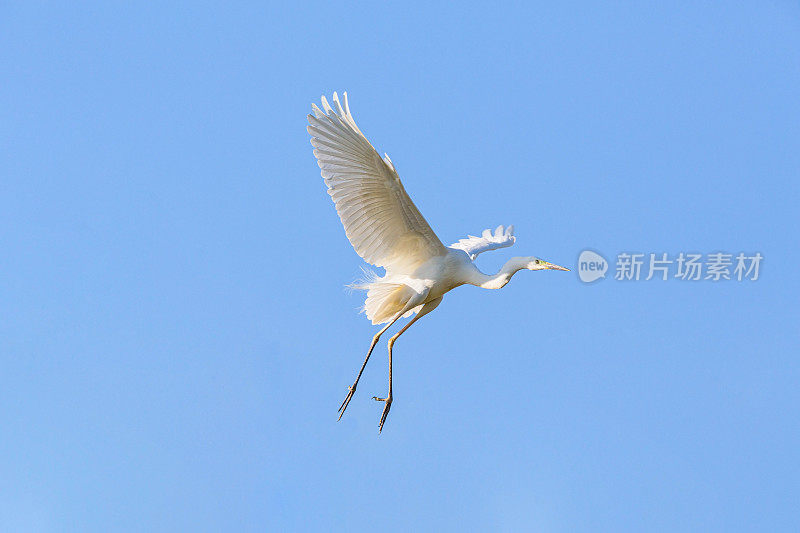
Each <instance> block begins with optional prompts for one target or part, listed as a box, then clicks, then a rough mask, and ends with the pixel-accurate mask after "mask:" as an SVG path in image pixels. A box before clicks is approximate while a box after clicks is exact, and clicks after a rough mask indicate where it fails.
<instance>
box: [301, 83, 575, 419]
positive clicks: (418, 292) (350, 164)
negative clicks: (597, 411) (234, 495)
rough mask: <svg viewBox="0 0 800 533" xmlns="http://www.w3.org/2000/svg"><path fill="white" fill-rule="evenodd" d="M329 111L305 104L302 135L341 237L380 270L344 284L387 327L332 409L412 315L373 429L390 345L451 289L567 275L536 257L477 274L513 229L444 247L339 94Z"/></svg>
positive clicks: (511, 240)
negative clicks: (483, 258)
mask: <svg viewBox="0 0 800 533" xmlns="http://www.w3.org/2000/svg"><path fill="white" fill-rule="evenodd" d="M333 101H334V104H335V105H336V109H335V110H334V109H333V108H332V107H331V106H330V105H329V104H328V102H327V100H326V99H325V97H324V96H323V97H322V107H323V109H322V110H321V109H319V108H318V107H317V106H316V105H312V108H313V110H314V114H313V115H308V121H309V126H308V132H309V133H310V134H311V136H312V138H311V144H312V145H313V146H314V148H315V149H314V155H315V156H316V158H317V162H318V163H319V166H320V168H321V169H322V177H323V178H324V179H325V184H326V185H327V186H328V194H330V196H331V198H332V199H333V201H334V204H335V205H336V210H337V212H338V213H339V218H340V219H341V221H342V224H343V225H344V228H345V232H346V234H347V238H348V239H349V240H350V243H351V244H352V245H353V248H354V249H355V250H356V252H357V253H358V254H359V255H360V256H361V257H362V258H364V260H366V261H367V262H369V263H372V264H373V265H375V266H378V267H383V268H384V269H385V270H386V273H385V275H383V276H378V275H377V274H375V273H372V272H369V273H368V276H367V279H365V280H362V281H361V282H357V283H354V284H353V285H351V286H352V287H354V288H356V289H362V290H365V291H366V292H367V299H366V301H365V302H364V312H365V313H366V315H367V318H368V319H370V320H371V321H372V323H373V324H387V325H386V326H384V327H383V328H382V329H381V330H380V331H379V332H378V333H377V334H376V335H375V336H374V337H373V340H372V344H371V345H370V348H369V351H368V352H367V357H366V359H365V360H364V364H363V365H362V366H361V370H360V371H359V373H358V376H357V377H356V381H355V383H353V385H352V386H351V387H350V388H349V392H348V395H347V397H346V398H345V400H344V402H342V405H341V407H340V408H339V411H340V415H339V418H341V415H342V414H344V411H345V410H346V409H347V405H348V404H349V403H350V400H351V399H352V397H353V394H354V393H355V390H356V386H357V385H358V381H359V379H360V378H361V373H362V372H363V371H364V367H366V364H367V361H369V357H370V354H371V353H372V350H373V348H374V347H375V344H377V342H378V340H379V339H380V337H381V335H382V334H383V333H384V332H385V331H386V330H387V329H388V328H389V327H390V326H391V325H392V324H394V323H395V322H396V321H397V320H399V319H400V318H402V317H408V316H411V315H415V314H416V316H414V317H413V318H412V319H411V320H410V321H409V322H408V323H407V324H406V325H405V326H403V328H402V329H400V331H399V332H398V333H396V334H395V335H394V336H393V337H392V338H391V339H390V340H389V394H388V395H387V397H386V398H375V399H376V400H380V401H383V402H384V409H383V413H382V415H381V420H380V424H379V429H381V430H382V429H383V424H384V422H385V421H386V416H387V415H388V414H389V409H390V407H391V404H392V371H391V368H392V366H391V361H392V346H393V345H394V342H395V340H397V338H398V337H399V336H400V335H401V334H403V332H405V331H406V330H407V329H408V328H409V326H411V325H412V324H413V323H414V322H416V321H417V320H418V319H419V318H421V317H422V316H424V315H426V314H427V313H429V312H431V311H432V310H433V309H435V308H436V306H438V305H439V303H441V301H442V297H443V296H444V295H445V294H446V293H447V292H448V291H451V290H453V289H454V288H456V287H458V286H461V285H464V284H471V285H475V286H478V287H482V288H484V289H499V288H502V287H503V286H505V285H506V284H507V283H508V281H509V280H510V279H511V277H512V276H513V275H514V274H515V273H516V272H518V271H519V270H523V269H527V270H546V269H551V270H567V269H566V268H564V267H560V266H558V265H553V264H552V263H548V262H547V261H543V260H541V259H537V258H536V257H513V258H511V259H510V260H509V261H508V262H507V263H506V264H505V265H504V266H503V268H501V269H500V271H499V272H498V273H497V274H495V275H487V274H484V273H482V272H481V271H480V270H478V268H477V267H476V266H475V264H474V263H473V260H474V259H475V257H476V256H477V255H478V254H480V253H482V252H485V251H489V250H495V249H498V248H504V247H507V246H511V245H512V244H514V242H515V240H516V239H515V237H514V234H513V226H509V227H508V228H504V227H503V226H498V227H497V229H496V230H495V231H494V233H493V232H492V231H490V230H484V232H483V233H482V234H481V236H480V237H475V236H472V235H470V236H468V237H467V238H464V239H461V240H460V241H458V242H456V243H454V244H452V245H450V246H449V247H445V246H444V245H443V244H442V242H441V241H440V240H439V238H438V237H437V236H436V234H435V233H434V231H433V230H432V229H431V227H430V226H429V225H428V223H427V221H426V220H425V219H424V218H423V216H422V214H421V213H420V212H419V210H418V209H417V208H416V206H415V205H414V203H413V202H412V201H411V198H410V197H409V196H408V193H406V191H405V188H404V187H403V184H402V183H401V181H400V178H399V176H398V175H397V171H396V170H395V167H394V165H393V164H392V162H391V160H390V159H389V156H385V157H384V158H381V157H380V155H378V153H377V152H376V151H375V149H374V148H373V147H372V145H371V144H370V143H369V141H368V140H367V138H366V137H365V136H364V135H363V134H362V133H361V131H360V130H359V129H358V126H356V123H355V121H354V120H353V116H352V115H351V114H350V109H349V106H348V102H347V93H345V94H344V106H342V105H341V104H340V102H339V98H338V96H337V94H336V93H334V94H333Z"/></svg>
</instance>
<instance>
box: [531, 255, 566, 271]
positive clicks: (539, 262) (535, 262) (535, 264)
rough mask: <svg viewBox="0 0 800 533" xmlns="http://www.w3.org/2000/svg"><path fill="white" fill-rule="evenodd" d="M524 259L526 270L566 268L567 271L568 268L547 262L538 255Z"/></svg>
mask: <svg viewBox="0 0 800 533" xmlns="http://www.w3.org/2000/svg"><path fill="white" fill-rule="evenodd" d="M525 259H527V263H526V264H525V268H527V269H528V270H566V271H567V272H569V269H568V268H565V267H562V266H558V265H554V264H553V263H549V262H547V261H545V260H544V259H539V258H538V257H526V258H525Z"/></svg>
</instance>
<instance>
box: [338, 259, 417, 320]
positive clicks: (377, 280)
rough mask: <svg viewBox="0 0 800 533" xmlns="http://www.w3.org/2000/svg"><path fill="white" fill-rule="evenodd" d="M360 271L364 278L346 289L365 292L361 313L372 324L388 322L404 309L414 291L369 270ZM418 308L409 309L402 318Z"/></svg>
mask: <svg viewBox="0 0 800 533" xmlns="http://www.w3.org/2000/svg"><path fill="white" fill-rule="evenodd" d="M362 270H363V272H364V277H363V278H361V279H358V280H356V281H354V282H353V283H351V284H349V285H348V286H347V287H348V288H349V289H353V290H358V291H367V299H366V300H365V301H364V306H363V307H362V308H361V311H362V312H364V313H365V314H366V315H367V318H368V319H369V320H370V321H372V323H373V324H383V323H385V322H389V321H390V320H391V319H392V318H394V316H395V315H396V314H397V313H399V312H400V311H402V310H403V309H404V308H405V307H406V304H408V302H409V300H410V299H411V298H412V297H413V296H414V294H415V293H414V291H413V290H412V289H411V288H410V287H409V286H407V285H404V284H402V283H393V282H391V281H386V278H385V277H383V278H382V277H380V276H378V274H376V273H375V272H373V271H371V270H367V269H362ZM419 307H421V306H419ZM419 307H415V308H414V309H411V310H410V311H408V312H407V313H405V314H404V315H403V316H404V317H406V316H411V315H412V314H414V313H415V312H417V311H419Z"/></svg>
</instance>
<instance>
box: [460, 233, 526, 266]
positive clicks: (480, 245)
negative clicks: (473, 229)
mask: <svg viewBox="0 0 800 533" xmlns="http://www.w3.org/2000/svg"><path fill="white" fill-rule="evenodd" d="M516 240H517V238H516V237H514V226H509V227H508V228H503V226H502V225H501V226H497V229H496V230H494V234H492V230H490V229H485V230H483V233H482V234H481V236H480V237H476V236H474V235H469V236H467V238H466V239H461V240H460V241H458V242H457V243H453V244H451V245H450V248H456V249H458V250H464V251H465V252H467V254H469V257H470V259H472V260H475V258H476V257H477V256H478V254H480V253H483V252H488V251H489V250H497V249H498V248H506V247H508V246H511V245H512V244H514V242H515V241H516Z"/></svg>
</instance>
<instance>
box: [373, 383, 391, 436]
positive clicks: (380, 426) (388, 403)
mask: <svg viewBox="0 0 800 533" xmlns="http://www.w3.org/2000/svg"><path fill="white" fill-rule="evenodd" d="M372 399H373V400H375V401H377V402H383V403H384V406H383V413H381V421H380V422H379V424H378V433H380V432H381V431H383V423H384V422H386V417H387V416H388V415H389V409H391V408H392V393H391V392H390V393H389V396H387V397H386V398H378V397H377V396H373V397H372Z"/></svg>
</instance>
